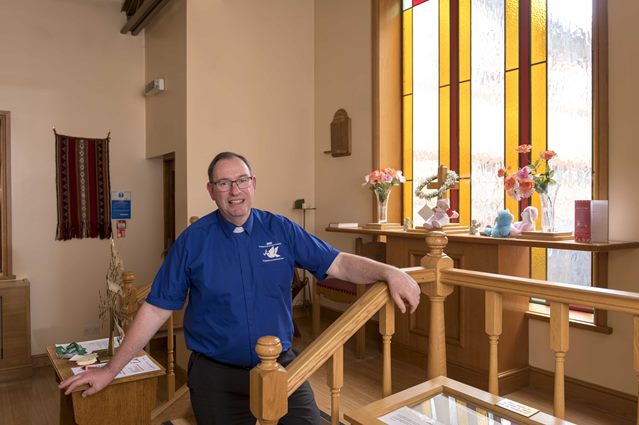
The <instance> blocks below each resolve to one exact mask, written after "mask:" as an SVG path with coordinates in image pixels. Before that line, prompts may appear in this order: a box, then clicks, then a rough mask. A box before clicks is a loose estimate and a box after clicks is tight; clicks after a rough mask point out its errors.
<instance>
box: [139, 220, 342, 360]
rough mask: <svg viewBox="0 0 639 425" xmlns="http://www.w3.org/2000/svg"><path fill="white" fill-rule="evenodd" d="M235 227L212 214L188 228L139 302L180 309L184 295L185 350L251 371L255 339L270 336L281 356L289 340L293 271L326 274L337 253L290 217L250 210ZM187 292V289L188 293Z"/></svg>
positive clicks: (322, 275) (176, 242)
mask: <svg viewBox="0 0 639 425" xmlns="http://www.w3.org/2000/svg"><path fill="white" fill-rule="evenodd" d="M235 227H236V226H235V225H234V224H232V223H229V222H228V221H226V220H225V219H224V218H223V217H222V215H221V214H220V213H219V212H218V211H215V212H212V213H210V214H208V215H206V216H205V217H202V218H200V219H199V220H198V221H196V222H195V223H193V224H192V225H191V226H189V227H188V228H187V229H186V230H185V231H184V232H182V234H181V235H180V237H179V238H178V239H177V240H176V241H175V244H174V245H173V247H172V248H171V250H170V251H169V255H168V256H167V257H166V260H165V261H164V263H163V264H162V267H161V268H160V271H159V272H158V274H157V276H156V277H155V279H154V281H153V285H152V287H151V292H150V293H149V296H148V297H147V299H146V301H147V302H148V303H150V304H152V305H154V306H157V307H160V308H163V309H167V310H179V309H181V308H182V306H183V305H184V301H185V299H186V296H187V293H188V294H189V304H188V306H187V309H186V313H185V315H184V334H185V339H186V344H187V346H188V347H189V349H190V350H193V351H197V352H200V353H202V354H204V355H206V356H208V357H211V358H213V359H215V360H217V361H220V362H224V363H229V364H233V365H236V366H243V367H253V366H255V365H257V364H258V363H259V358H258V357H257V354H256V353H255V344H256V342H257V339H258V338H259V337H261V336H264V335H274V336H277V337H279V338H280V340H281V341H282V349H283V350H284V351H286V350H288V349H289V348H290V347H291V340H292V335H293V319H292V302H291V282H292V280H293V273H294V268H295V267H300V268H304V269H306V270H309V271H310V272H311V273H313V274H314V275H315V276H316V277H317V278H318V279H324V278H325V277H326V270H327V269H328V268H329V267H330V265H331V264H332V262H333V260H334V259H335V257H337V255H338V254H339V252H338V251H337V250H336V249H335V248H333V247H331V246H330V245H328V244H327V243H325V242H323V241H322V240H320V239H318V238H317V237H315V236H313V235H311V234H310V233H308V232H306V231H305V230H304V229H302V228H301V227H300V226H299V225H297V224H296V223H293V222H292V221H290V220H289V219H287V218H285V217H282V216H279V215H275V214H272V213H269V212H266V211H261V210H257V209H252V210H251V215H250V216H249V219H248V220H247V222H246V223H245V224H244V225H243V226H242V227H243V228H244V231H243V232H240V233H235V232H234V230H235ZM189 290H190V292H189Z"/></svg>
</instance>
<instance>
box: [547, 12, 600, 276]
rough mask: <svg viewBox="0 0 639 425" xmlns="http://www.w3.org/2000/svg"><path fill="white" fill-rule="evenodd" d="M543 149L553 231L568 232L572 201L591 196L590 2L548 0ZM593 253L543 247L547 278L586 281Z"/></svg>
mask: <svg viewBox="0 0 639 425" xmlns="http://www.w3.org/2000/svg"><path fill="white" fill-rule="evenodd" d="M547 5H548V149H551V150H554V151H555V152H557V154H558V155H559V156H558V157H557V158H556V159H554V160H553V161H552V162H551V165H552V167H553V169H555V179H556V180H557V182H558V192H557V201H556V207H555V227H556V229H557V230H563V231H573V230H574V215H575V200H576V199H591V196H592V1H590V0H576V1H570V2H567V1H565V0H548V3H547ZM591 264H592V255H591V254H590V253H587V252H576V251H564V250H552V249H550V250H548V280H552V281H557V282H564V283H574V284H579V285H590V284H591V280H592V279H591Z"/></svg>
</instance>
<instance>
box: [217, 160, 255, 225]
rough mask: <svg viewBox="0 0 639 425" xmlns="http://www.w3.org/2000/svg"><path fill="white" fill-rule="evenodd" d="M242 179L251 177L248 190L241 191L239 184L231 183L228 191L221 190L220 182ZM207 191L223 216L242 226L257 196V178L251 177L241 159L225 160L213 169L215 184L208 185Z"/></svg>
mask: <svg viewBox="0 0 639 425" xmlns="http://www.w3.org/2000/svg"><path fill="white" fill-rule="evenodd" d="M242 177H249V178H250V182H249V185H248V187H247V188H245V189H240V188H239V187H238V185H237V183H231V185H230V188H228V190H227V191H224V190H220V189H221V188H220V185H219V184H218V185H216V184H215V183H217V182H220V181H226V182H227V183H228V182H229V181H235V180H237V179H241V178H242ZM206 189H207V190H208V192H209V194H210V195H211V199H213V200H214V201H215V203H216V204H217V207H218V208H219V210H220V213H221V214H222V216H224V218H225V219H227V220H228V221H229V222H231V223H233V224H235V225H236V226H241V225H242V224H244V223H245V222H246V220H248V218H249V216H250V214H251V206H252V205H253V197H254V196H255V177H252V176H251V172H250V171H249V169H248V167H247V166H246V164H245V163H244V161H242V160H241V159H239V158H231V159H223V160H221V161H220V162H218V163H217V164H215V168H213V183H210V182H209V183H207V185H206Z"/></svg>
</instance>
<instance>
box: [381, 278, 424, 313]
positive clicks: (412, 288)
mask: <svg viewBox="0 0 639 425" xmlns="http://www.w3.org/2000/svg"><path fill="white" fill-rule="evenodd" d="M387 281H388V290H389V291H390V295H391V297H392V298H393V301H395V304H396V305H397V307H398V308H399V309H400V311H401V312H402V313H406V304H408V306H409V307H410V310H409V311H410V312H411V313H414V312H415V310H416V309H417V305H418V304H419V299H420V295H421V290H420V288H419V285H418V284H417V282H416V281H415V279H413V278H412V277H410V276H409V275H408V274H406V273H404V272H403V271H401V270H399V269H394V270H393V271H392V272H390V275H389V276H388V280H387Z"/></svg>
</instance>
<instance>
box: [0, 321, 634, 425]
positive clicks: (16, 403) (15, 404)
mask: <svg viewBox="0 0 639 425" xmlns="http://www.w3.org/2000/svg"><path fill="white" fill-rule="evenodd" d="M297 324H298V326H299V329H300V330H301V332H302V338H300V339H297V340H296V341H295V345H296V346H297V347H299V348H300V349H303V348H304V347H305V346H307V345H308V344H309V343H310V342H311V338H310V333H311V330H310V329H311V326H310V320H309V319H308V318H301V319H299V320H298V321H297ZM344 362H345V364H346V365H347V367H345V371H344V373H345V378H344V382H345V386H344V388H343V389H342V412H344V411H349V410H352V409H354V408H357V407H359V406H363V405H365V404H367V403H370V402H372V401H374V400H376V399H378V398H379V397H380V396H381V364H382V359H381V352H380V350H379V348H378V344H377V343H376V342H375V341H374V340H373V341H370V340H369V341H367V352H366V357H365V358H364V359H362V360H358V359H356V358H355V356H354V346H353V344H351V342H349V343H348V344H347V346H346V348H345V352H344ZM326 371H327V369H326V367H322V368H321V369H320V370H318V371H317V372H316V373H315V374H314V375H313V376H312V377H311V379H310V382H311V385H312V387H313V390H314V391H315V398H316V400H317V403H318V405H319V407H320V409H322V410H323V411H325V412H330V389H329V388H328V386H327V385H326V382H327V372H326ZM392 373H393V390H394V391H400V390H402V389H405V388H408V387H410V386H413V385H416V384H418V383H420V382H422V381H423V380H424V377H425V372H424V370H423V369H421V368H418V367H415V366H411V365H409V364H406V363H402V362H400V361H394V362H393V371H392ZM161 391H162V390H160V392H161ZM508 398H511V399H514V400H516V401H519V402H521V403H524V404H527V405H529V406H533V407H535V408H538V409H540V410H542V411H545V412H552V394H543V393H540V392H538V391H535V390H534V389H524V390H520V391H517V392H516V393H512V394H509V395H508ZM187 402H188V401H187ZM58 403H59V392H58V389H57V386H56V381H55V376H54V373H53V370H52V369H51V368H49V367H41V368H36V369H34V373H33V377H32V378H30V379H23V380H19V381H13V382H7V383H0V425H57V424H58V415H59V405H58ZM167 415H168V416H167V418H170V417H176V416H171V412H170V411H169V412H167ZM178 416H183V417H185V418H186V419H187V420H188V422H190V423H191V424H192V425H196V424H195V420H194V419H193V416H192V414H188V413H187V415H184V411H183V409H182V410H181V411H180V414H179V415H178ZM566 416H567V418H566V419H568V420H569V421H571V422H574V423H577V424H580V425H613V424H614V425H631V424H633V423H634V422H633V421H632V420H628V419H624V418H621V417H618V416H615V415H614V414H613V413H606V412H600V411H597V410H594V409H592V408H591V407H590V406H587V405H583V404H575V403H570V402H568V403H567V415H566ZM158 423H161V421H158Z"/></svg>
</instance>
